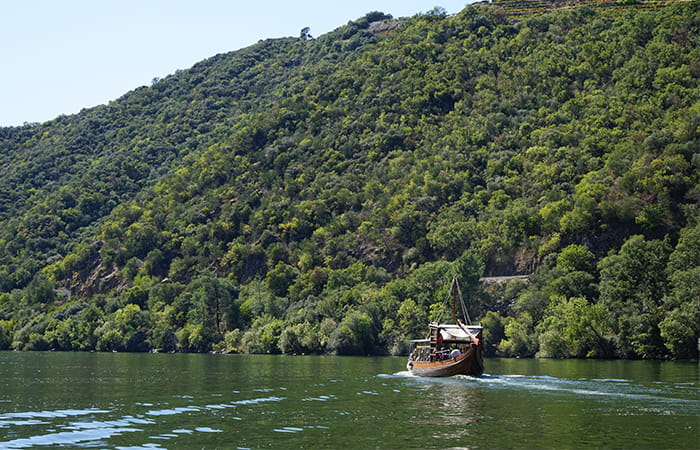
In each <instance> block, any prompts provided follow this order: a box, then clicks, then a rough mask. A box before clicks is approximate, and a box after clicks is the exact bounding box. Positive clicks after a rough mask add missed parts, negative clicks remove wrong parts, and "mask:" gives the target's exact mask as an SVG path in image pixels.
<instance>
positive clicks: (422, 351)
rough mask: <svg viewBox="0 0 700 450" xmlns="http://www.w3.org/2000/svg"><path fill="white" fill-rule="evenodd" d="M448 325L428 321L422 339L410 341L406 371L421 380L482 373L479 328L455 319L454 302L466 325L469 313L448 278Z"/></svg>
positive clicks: (457, 289)
mask: <svg viewBox="0 0 700 450" xmlns="http://www.w3.org/2000/svg"><path fill="white" fill-rule="evenodd" d="M450 291H451V294H452V295H451V296H452V323H439V321H438V322H431V323H430V324H428V329H429V334H428V337H427V338H426V339H416V340H412V341H411V346H412V349H411V350H412V351H411V354H410V356H409V357H408V362H407V363H406V368H407V369H408V371H409V372H411V374H413V375H418V376H423V377H451V376H453V375H473V376H478V375H481V374H482V373H483V372H484V361H483V358H482V349H483V343H482V339H481V336H482V327H481V326H475V325H471V324H469V325H466V324H465V323H464V322H462V321H461V320H459V319H457V301H458V300H459V303H460V306H461V309H462V315H463V316H464V319H465V320H466V321H467V323H470V322H471V321H470V320H469V314H468V313H467V309H466V307H465V305H464V300H463V299H462V294H461V292H460V290H459V283H458V282H457V278H452V285H451V286H450Z"/></svg>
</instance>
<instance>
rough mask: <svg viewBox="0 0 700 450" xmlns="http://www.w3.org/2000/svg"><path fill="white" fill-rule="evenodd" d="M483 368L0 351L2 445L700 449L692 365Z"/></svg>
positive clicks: (501, 364)
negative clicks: (449, 371) (427, 370)
mask: <svg viewBox="0 0 700 450" xmlns="http://www.w3.org/2000/svg"><path fill="white" fill-rule="evenodd" d="M163 356H165V357H163ZM5 362H7V363H8V364H5ZM487 362H488V363H490V365H489V364H487V369H488V371H489V373H490V374H486V375H484V376H481V377H468V376H457V377H452V378H419V377H414V376H411V375H410V374H409V373H408V372H402V371H398V369H399V368H401V367H402V366H403V360H402V359H399V358H333V357H283V356H258V357H250V356H231V355H229V356H224V355H116V356H115V355H76V354H72V355H71V354H63V355H60V354H17V353H0V449H12V448H41V447H51V446H54V447H55V446H64V447H90V448H119V449H121V448H172V447H177V448H192V447H206V448H213V447H226V448H260V447H273V448H279V447H284V448H289V447H298V448H364V447H375V448H376V447H379V448H449V447H455V448H456V447H487V448H493V447H510V448H513V447H516V448H518V447H519V448H543V447H546V448H552V447H579V448H580V447H635V448H644V447H646V448H651V447H664V448H687V447H693V446H695V445H696V444H697V439H695V438H696V437H697V435H698V431H699V428H700V427H699V425H698V420H697V417H698V416H699V415H700V402H699V397H698V395H700V384H699V383H698V381H697V374H698V371H697V366H692V365H684V364H673V365H669V366H665V367H663V366H658V365H655V364H652V365H649V366H646V365H643V364H641V365H640V364H637V363H636V362H635V363H634V364H631V366H630V365H628V364H618V363H617V362H595V363H592V364H571V363H569V362H565V361H562V362H561V363H562V364H557V362H554V363H552V362H542V363H541V364H537V362H532V361H526V362H523V363H519V362H514V361H511V360H490V361H487ZM645 367H649V369H650V370H648V371H646V372H644V371H643V369H644V368H645ZM632 369H633V370H632ZM505 370H508V372H505ZM543 370H546V372H547V373H542V371H543ZM56 380H60V381H58V382H57V381H56ZM52 383H55V384H52ZM27 385H30V386H41V389H38V390H35V389H30V388H27ZM78 385H83V386H84V389H83V390H82V391H81V390H80V389H76V386H78ZM659 429H663V430H664V433H658V432H657V431H656V430H659Z"/></svg>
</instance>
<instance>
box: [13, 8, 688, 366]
mask: <svg viewBox="0 0 700 450" xmlns="http://www.w3.org/2000/svg"><path fill="white" fill-rule="evenodd" d="M378 24H383V26H378ZM303 31H306V32H305V33H304V32H302V33H301V35H300V36H299V37H293V38H285V39H275V40H267V41H261V42H259V43H258V44H256V45H253V46H251V47H248V48H245V49H242V50H238V51H235V52H231V53H226V54H220V55H216V56H214V57H212V58H210V59H207V60H205V61H202V62H200V63H198V64H196V65H194V66H193V67H192V68H191V69H188V70H183V71H179V72H177V73H175V74H173V75H170V76H168V77H165V78H163V79H160V80H154V82H153V84H152V85H151V86H149V87H141V88H138V89H136V90H134V91H132V92H129V93H127V94H126V95H124V96H123V97H121V98H119V99H117V100H115V101H113V102H111V103H109V104H107V105H103V106H98V107H96V108H92V109H86V110H84V111H82V112H81V113H80V114H77V115H73V116H62V117H58V118H56V119H55V120H52V121H49V122H46V123H42V124H28V125H26V126H23V127H17V128H0V165H1V171H0V349H17V350H49V349H55V350H98V351H163V352H169V351H183V352H208V351H233V352H251V353H279V352H283V353H336V354H385V353H393V354H399V353H402V352H404V351H405V350H406V344H407V340H408V339H411V338H415V337H420V336H422V335H423V334H424V333H425V326H426V323H427V321H428V320H430V319H431V318H434V317H435V316H436V315H437V314H438V313H439V311H440V310H441V308H440V304H441V303H442V301H443V299H444V297H445V295H446V290H447V285H446V284H445V283H446V282H447V281H449V279H450V278H451V275H452V274H456V275H458V277H459V279H460V282H461V284H462V289H463V291H465V293H466V294H467V297H468V301H469V306H470V309H471V311H470V312H471V315H472V318H473V319H476V320H477V321H481V322H482V323H483V324H484V326H485V328H486V331H485V338H486V346H487V353H488V354H491V355H504V356H521V357H529V356H542V357H597V358H649V359H652V358H694V357H696V355H697V350H696V346H697V341H698V337H699V335H700V288H699V286H700V222H699V221H698V212H699V206H698V200H699V199H700V183H699V181H700V180H699V178H700V175H699V174H700V152H699V151H698V149H700V86H699V85H698V84H699V82H698V80H700V3H698V2H697V1H694V2H683V3H673V4H668V5H667V6H665V7H664V8H661V9H635V8H627V9H624V10H617V9H614V8H605V9H602V8H593V7H582V8H577V9H567V10H558V11H554V12H551V13H546V14H539V15H534V16H531V17H530V16H528V17H523V18H521V19H520V20H518V21H517V22H513V21H512V20H511V19H510V18H509V17H508V16H506V15H504V14H499V12H498V9H497V8H488V7H483V6H482V7H479V8H476V7H467V8H465V9H464V10H463V11H461V12H460V13H459V14H457V15H455V16H449V17H448V16H446V15H445V14H444V12H443V11H442V10H441V9H439V8H436V9H434V10H432V11H430V12H429V13H426V14H421V15H418V16H415V17H412V18H408V19H401V20H396V19H394V18H392V17H390V16H387V15H385V14H383V13H370V14H368V15H367V16H365V17H363V18H360V19H358V20H355V21H352V22H349V23H348V24H347V25H344V26H342V27H340V28H338V29H337V30H335V31H334V32H331V33H328V34H326V35H323V36H320V37H317V38H315V39H313V38H311V35H310V33H309V30H308V29H305V30H303ZM515 274H524V275H529V277H528V279H527V280H519V279H516V280H511V281H507V282H505V283H500V284H488V283H482V282H480V281H479V279H480V278H481V277H484V276H498V275H515Z"/></svg>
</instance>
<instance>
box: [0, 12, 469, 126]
mask: <svg viewBox="0 0 700 450" xmlns="http://www.w3.org/2000/svg"><path fill="white" fill-rule="evenodd" d="M471 1H473V0H352V1H349V2H339V1H337V0H336V1H332V0H301V1H291V0H258V1H245V2H244V1H239V0H189V1H185V0H3V2H2V9H1V10H0V42H2V45H1V46H0V64H2V66H0V126H17V125H22V124H24V123H32V122H45V121H47V120H51V119H54V118H56V117H57V116H59V115H61V114H75V113H78V112H80V110H82V109H83V108H90V107H93V106H96V105H100V104H106V103H108V102H110V101H111V100H114V99H117V98H119V97H121V96H122V95H124V94H126V93H127V92H129V91H131V90H133V89H135V88H137V87H140V86H146V85H150V84H151V81H152V80H153V79H154V78H164V77H166V76H168V75H170V74H172V73H175V71H176V70H179V69H187V68H189V67H192V66H193V65H194V64H195V63H197V62H199V61H202V60H204V59H206V58H209V57H211V56H214V55H216V54H218V53H224V52H229V51H233V50H237V49H240V48H244V47H248V46H249V45H252V44H255V43H256V42H258V41H259V40H261V39H267V38H279V37H286V36H299V34H300V31H301V29H302V28H304V27H309V28H310V29H311V35H312V36H320V35H322V34H325V33H327V32H329V31H332V30H334V29H336V28H338V27H339V26H341V25H344V24H346V23H347V22H348V21H350V20H355V19H358V18H360V17H363V16H364V15H365V14H367V13H368V12H371V11H381V12H384V13H386V14H391V15H392V16H394V17H410V16H413V15H415V14H418V13H425V12H428V11H430V10H432V9H433V8H434V7H436V6H440V7H442V8H444V9H445V10H446V11H447V12H448V13H457V12H459V11H460V10H461V9H462V8H464V7H465V6H466V5H467V4H468V3H471Z"/></svg>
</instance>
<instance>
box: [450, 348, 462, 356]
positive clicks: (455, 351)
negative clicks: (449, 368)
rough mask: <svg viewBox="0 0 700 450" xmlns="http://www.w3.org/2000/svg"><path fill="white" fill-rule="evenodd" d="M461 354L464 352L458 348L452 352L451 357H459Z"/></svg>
mask: <svg viewBox="0 0 700 450" xmlns="http://www.w3.org/2000/svg"><path fill="white" fill-rule="evenodd" d="M461 354H462V352H460V351H459V349H458V348H456V349H454V350H452V351H451V352H450V357H452V358H457V357H458V356H459V355H461Z"/></svg>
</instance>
